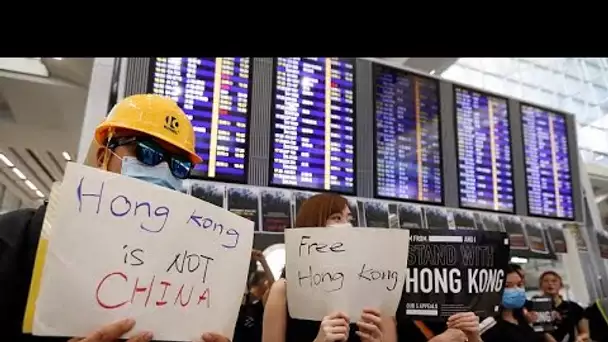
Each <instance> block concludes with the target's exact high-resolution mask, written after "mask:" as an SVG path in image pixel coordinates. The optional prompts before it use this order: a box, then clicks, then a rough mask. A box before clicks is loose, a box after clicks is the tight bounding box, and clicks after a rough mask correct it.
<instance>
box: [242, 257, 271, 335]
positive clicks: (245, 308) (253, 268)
mask: <svg viewBox="0 0 608 342" xmlns="http://www.w3.org/2000/svg"><path fill="white" fill-rule="evenodd" d="M258 262H259V263H260V264H261V265H262V268H263V269H264V271H259V270H258V267H257V266H258ZM273 282H274V278H273V276H272V272H271V270H270V267H269V266H268V263H267V262H266V259H265V258H264V255H263V254H262V252H260V251H258V250H253V251H252V252H251V262H250V264H249V276H248V279H247V288H246V290H245V295H244V296H243V302H242V303H241V308H240V311H239V316H238V318H237V321H236V326H235V328H234V337H233V338H232V342H261V341H262V326H263V322H264V305H265V304H266V300H267V298H268V290H269V289H270V286H272V283H273Z"/></svg>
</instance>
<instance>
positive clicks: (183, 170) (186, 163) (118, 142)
mask: <svg viewBox="0 0 608 342" xmlns="http://www.w3.org/2000/svg"><path fill="white" fill-rule="evenodd" d="M131 144H135V157H136V158H137V160H139V161H140V162H141V163H143V164H145V165H148V166H156V165H158V164H160V163H162V162H164V161H166V162H167V164H168V165H169V169H170V170H171V173H172V174H173V175H174V176H175V177H176V178H179V179H186V178H188V177H189V176H190V172H191V171H192V168H193V167H194V165H193V163H192V162H191V161H190V160H188V158H185V157H182V156H178V155H174V154H170V153H168V152H167V151H166V150H165V149H164V148H162V146H160V145H159V144H158V143H157V142H155V141H154V140H151V139H146V138H142V137H129V138H113V139H111V140H110V141H109V142H108V148H109V149H111V150H114V149H115V148H117V147H118V146H125V145H131Z"/></svg>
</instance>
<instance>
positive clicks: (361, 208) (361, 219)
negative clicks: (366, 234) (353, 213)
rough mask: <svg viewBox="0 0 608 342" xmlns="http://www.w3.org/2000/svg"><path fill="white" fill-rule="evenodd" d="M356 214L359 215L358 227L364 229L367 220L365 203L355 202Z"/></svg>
mask: <svg viewBox="0 0 608 342" xmlns="http://www.w3.org/2000/svg"><path fill="white" fill-rule="evenodd" d="M357 212H358V213H359V215H357V216H358V217H359V226H360V227H366V222H367V218H365V202H364V201H361V200H357Z"/></svg>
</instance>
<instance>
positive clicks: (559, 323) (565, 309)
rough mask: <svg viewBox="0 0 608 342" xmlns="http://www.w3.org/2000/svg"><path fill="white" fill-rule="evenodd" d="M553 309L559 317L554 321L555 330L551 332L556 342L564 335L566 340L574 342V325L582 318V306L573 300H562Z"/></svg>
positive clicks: (561, 339)
mask: <svg viewBox="0 0 608 342" xmlns="http://www.w3.org/2000/svg"><path fill="white" fill-rule="evenodd" d="M555 311H557V312H558V313H559V316H560V317H559V318H558V319H557V320H556V321H555V331H553V332H551V335H553V337H554V338H555V340H556V341H557V342H561V341H563V340H564V338H565V337H566V335H568V339H567V340H566V342H574V341H575V340H576V327H577V325H578V322H579V321H580V320H581V319H582V318H583V312H584V310H583V308H582V307H581V306H580V305H578V304H576V303H575V302H571V301H569V300H564V301H562V302H561V304H560V305H559V306H557V307H556V308H555Z"/></svg>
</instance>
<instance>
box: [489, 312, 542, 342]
mask: <svg viewBox="0 0 608 342" xmlns="http://www.w3.org/2000/svg"><path fill="white" fill-rule="evenodd" d="M481 339H482V340H483V341H484V342H544V341H545V338H544V336H543V335H542V334H540V333H537V332H535V331H534V329H532V327H530V325H528V324H513V323H511V322H507V321H505V320H503V319H501V318H497V319H496V325H494V326H493V327H492V328H490V329H489V330H488V331H486V332H485V333H483V334H482V335H481Z"/></svg>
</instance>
